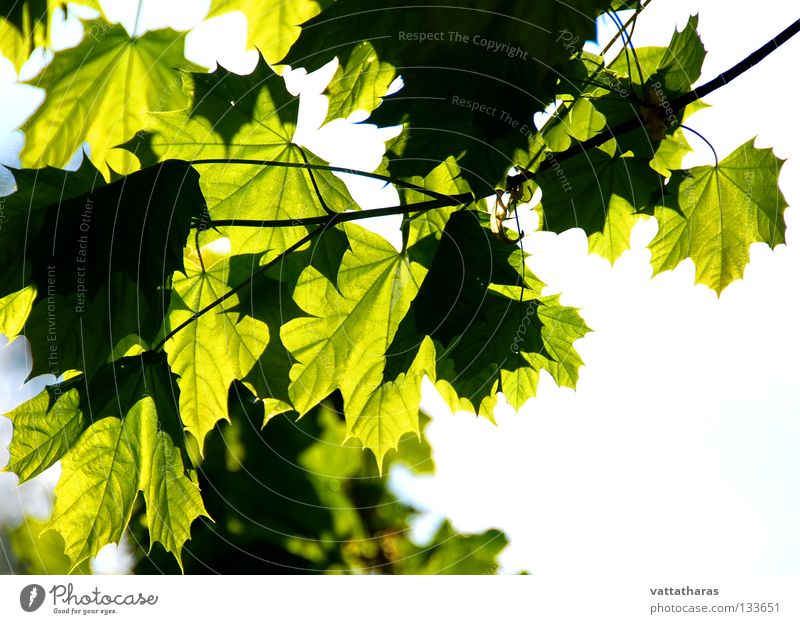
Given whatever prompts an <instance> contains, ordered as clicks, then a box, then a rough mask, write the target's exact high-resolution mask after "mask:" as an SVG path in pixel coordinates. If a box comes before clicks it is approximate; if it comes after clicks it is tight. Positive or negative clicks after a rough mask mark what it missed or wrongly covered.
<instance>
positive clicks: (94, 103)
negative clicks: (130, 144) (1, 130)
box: [20, 20, 192, 177]
mask: <svg viewBox="0 0 800 624" xmlns="http://www.w3.org/2000/svg"><path fill="white" fill-rule="evenodd" d="M86 27H87V28H88V29H90V30H92V31H93V32H95V33H96V34H95V35H94V36H91V37H86V38H85V39H84V40H83V41H82V42H81V43H80V45H78V46H77V47H76V48H70V49H67V50H63V51H61V52H57V53H56V54H55V57H54V58H53V61H52V62H51V63H50V64H49V65H47V67H45V68H44V69H43V70H42V73H41V74H39V75H38V76H37V77H36V78H33V79H32V80H30V81H29V84H32V85H34V86H36V87H40V88H42V89H45V91H46V92H47V97H46V99H45V101H44V103H43V104H42V105H41V106H40V107H39V108H38V109H37V110H36V112H35V113H34V114H33V115H32V116H31V118H30V119H29V120H28V121H27V122H26V123H25V125H24V126H23V130H24V131H25V147H24V148H23V150H22V153H21V154H20V160H21V161H22V164H23V165H24V166H25V167H44V166H46V165H52V166H54V167H63V166H64V165H65V164H66V163H67V162H69V160H70V158H71V157H72V155H73V154H74V153H75V151H76V150H77V149H78V148H79V147H80V146H81V145H82V144H83V142H84V141H86V142H88V144H89V150H88V153H89V158H90V159H91V161H92V163H94V165H95V167H97V169H99V170H100V171H101V172H102V173H103V175H104V176H106V177H109V175H110V174H109V166H110V167H111V168H112V169H113V170H115V171H118V172H122V173H128V172H130V171H133V170H135V168H136V166H137V164H136V162H135V160H134V159H133V158H132V157H131V155H130V154H128V153H126V152H124V151H121V150H117V151H115V150H114V148H115V147H117V146H118V145H119V144H121V143H123V142H124V141H127V140H129V139H130V138H131V137H132V136H133V135H134V133H135V132H136V131H137V130H139V129H140V128H142V126H143V125H144V114H145V112H147V111H151V110H171V109H176V108H182V107H183V106H185V105H186V96H185V95H184V94H183V91H182V90H181V89H180V82H179V75H178V73H177V72H176V70H177V69H178V68H180V67H192V66H191V65H189V64H188V63H187V62H186V60H185V59H184V57H183V43H184V35H182V34H179V33H176V32H174V31H172V30H160V31H154V32H147V33H145V34H143V35H141V36H140V37H135V38H133V39H132V38H130V37H129V36H128V34H127V32H126V31H125V29H124V28H123V27H122V26H120V25H111V24H108V23H106V22H104V21H103V20H97V21H95V22H89V23H87V24H86ZM107 163H108V164H107Z"/></svg>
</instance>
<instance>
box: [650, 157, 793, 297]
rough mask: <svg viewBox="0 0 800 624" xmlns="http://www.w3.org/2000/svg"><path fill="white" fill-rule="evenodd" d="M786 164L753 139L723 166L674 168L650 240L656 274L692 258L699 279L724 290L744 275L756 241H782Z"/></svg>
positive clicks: (772, 244)
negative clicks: (781, 179) (780, 177)
mask: <svg viewBox="0 0 800 624" xmlns="http://www.w3.org/2000/svg"><path fill="white" fill-rule="evenodd" d="M782 165H783V161H782V160H780V159H779V158H777V157H776V156H775V154H774V153H773V152H772V150H769V149H756V147H755V145H754V141H749V142H748V143H745V144H744V145H742V146H741V147H739V148H738V149H737V150H736V151H734V152H733V153H732V154H731V155H730V156H728V157H727V158H725V159H724V160H723V161H722V162H720V163H719V166H716V167H714V166H703V167H693V168H692V169H689V170H688V171H676V172H675V173H674V175H673V177H672V178H671V179H670V181H669V184H668V185H667V195H666V197H665V201H664V202H663V203H664V205H662V206H658V207H657V208H656V211H655V215H656V218H657V219H658V225H659V231H658V234H657V235H656V237H655V239H654V240H653V241H652V242H651V243H650V251H651V253H652V254H653V258H652V264H653V268H654V269H655V272H656V273H660V272H662V271H667V270H669V269H674V268H675V267H676V266H677V265H678V263H679V262H681V260H684V259H686V258H691V259H692V261H693V262H694V264H695V267H696V270H697V274H696V279H697V281H698V282H699V283H701V284H706V285H707V286H709V287H710V288H712V289H714V290H715V291H717V293H720V292H722V289H723V288H725V287H726V286H727V285H728V284H730V283H731V282H732V281H734V280H736V279H739V278H740V277H742V275H743V274H744V268H745V266H746V265H747V262H748V261H749V259H750V245H751V244H752V243H758V242H763V243H767V244H768V245H769V246H770V247H775V245H777V244H779V243H782V242H784V236H785V232H786V224H785V223H784V220H783V210H784V209H785V208H786V206H787V204H786V199H785V198H784V196H783V193H781V190H780V188H779V187H778V175H779V174H780V170H781V166H782Z"/></svg>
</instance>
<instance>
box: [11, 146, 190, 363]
mask: <svg viewBox="0 0 800 624" xmlns="http://www.w3.org/2000/svg"><path fill="white" fill-rule="evenodd" d="M14 175H15V177H16V180H17V186H18V190H17V191H16V192H15V193H13V194H12V195H10V196H8V197H6V198H5V201H4V221H3V227H2V228H0V263H2V264H3V267H4V271H3V273H2V276H0V295H6V294H7V293H14V292H17V291H18V290H19V289H20V288H23V287H27V286H31V287H35V290H34V291H30V290H28V291H23V292H28V293H30V292H35V293H36V297H35V299H34V300H33V301H32V308H31V311H30V314H28V315H27V318H26V319H25V334H26V336H27V337H28V339H29V340H30V342H31V351H32V355H33V368H32V371H31V375H33V376H35V375H37V374H40V373H54V374H56V375H58V374H60V373H61V372H64V371H67V370H80V371H84V372H86V373H89V374H91V373H93V372H94V371H95V370H96V369H97V368H98V367H100V366H102V365H103V364H105V363H106V362H107V361H109V359H110V358H112V356H113V354H114V353H115V352H116V350H118V349H119V348H121V347H124V348H123V353H124V352H125V351H126V350H127V348H128V347H130V346H131V344H132V343H131V341H132V340H137V339H135V338H130V337H131V336H136V337H138V341H139V342H140V343H141V344H144V345H146V344H147V343H148V342H149V341H150V340H152V339H153V338H154V336H155V334H156V332H157V331H158V330H159V329H160V327H161V324H162V319H163V316H164V310H165V307H166V303H167V301H168V290H167V287H168V282H169V279H170V278H171V275H172V272H173V271H175V270H177V269H179V268H180V267H182V265H183V246H184V244H185V242H186V239H187V236H188V233H189V227H190V224H191V221H192V219H193V218H194V217H197V216H199V215H201V214H202V211H203V204H204V200H203V197H202V195H201V193H200V188H199V184H198V178H199V176H198V174H197V172H196V171H194V170H192V169H191V167H189V165H187V164H186V163H180V162H176V161H166V162H164V163H159V164H158V165H157V166H155V167H150V168H148V169H145V170H141V171H137V172H135V173H133V174H131V175H130V176H128V177H126V178H124V179H120V180H115V181H114V182H112V183H110V184H106V183H105V181H104V180H103V178H102V176H101V175H100V173H99V171H98V170H97V169H95V168H94V167H93V166H92V164H91V163H90V162H89V161H88V160H85V161H84V162H83V163H82V165H81V167H80V169H79V170H78V171H75V172H69V171H61V170H57V169H53V168H49V167H48V168H44V169H35V170H19V171H17V170H14ZM133 233H136V234H133ZM20 301H21V300H20ZM9 329H12V328H9ZM90 333H91V335H90ZM124 341H126V342H124ZM123 342H124V344H122V343H123Z"/></svg>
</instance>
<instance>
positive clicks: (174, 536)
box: [45, 398, 207, 567]
mask: <svg viewBox="0 0 800 624" xmlns="http://www.w3.org/2000/svg"><path fill="white" fill-rule="evenodd" d="M157 422H158V421H157V417H156V411H155V406H154V404H153V402H152V400H151V399H149V398H145V399H142V400H141V401H140V402H138V403H137V404H136V405H135V406H133V408H132V409H131V410H130V412H129V413H128V414H127V416H126V417H125V419H124V420H120V419H118V418H113V417H108V418H103V419H102V420H99V421H97V422H95V423H94V424H92V426H91V427H89V428H88V429H86V430H85V431H84V432H83V434H82V435H81V437H80V439H79V440H78V441H77V443H76V444H75V445H74V446H73V447H72V448H71V449H70V450H69V452H68V453H67V454H66V455H65V456H64V458H63V460H62V463H63V476H62V478H61V479H60V480H59V482H58V485H57V486H56V492H55V494H56V499H55V504H54V505H53V514H52V517H51V518H50V521H49V522H48V524H47V525H46V527H45V530H49V529H55V530H56V531H58V532H59V533H60V534H61V535H62V537H63V538H64V542H65V553H66V555H67V556H68V557H69V558H70V560H71V562H72V566H73V567H75V566H77V565H78V564H79V563H81V562H82V561H83V560H85V559H87V558H89V557H93V556H94V555H96V554H97V553H98V552H99V550H100V549H101V548H102V547H103V546H105V545H106V544H109V543H118V542H119V540H120V539H121V537H122V533H123V532H124V530H125V528H126V526H127V525H128V522H129V520H130V516H131V513H132V511H133V504H134V502H135V499H136V495H137V493H138V492H139V491H140V490H142V491H144V494H145V501H146V503H147V518H148V524H149V526H150V530H151V540H152V541H155V540H158V541H160V542H161V543H162V544H163V545H164V546H165V547H166V548H167V550H168V551H170V552H172V553H173V554H174V555H175V557H176V558H177V559H178V561H179V562H180V551H181V548H182V547H183V544H184V542H185V541H186V539H188V536H189V528H190V526H191V523H192V522H193V521H194V520H195V519H196V518H198V517H200V516H202V515H207V514H206V511H205V508H204V507H203V503H202V500H201V499H200V493H199V490H198V489H197V485H196V484H195V483H193V482H192V481H191V480H190V479H189V478H188V477H187V476H186V475H185V474H184V470H183V461H182V460H181V458H180V455H179V453H178V451H177V450H176V449H175V448H174V446H173V445H172V442H171V440H170V438H169V436H167V435H166V434H165V433H164V432H160V431H158V427H157Z"/></svg>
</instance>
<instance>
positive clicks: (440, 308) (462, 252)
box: [387, 212, 588, 419]
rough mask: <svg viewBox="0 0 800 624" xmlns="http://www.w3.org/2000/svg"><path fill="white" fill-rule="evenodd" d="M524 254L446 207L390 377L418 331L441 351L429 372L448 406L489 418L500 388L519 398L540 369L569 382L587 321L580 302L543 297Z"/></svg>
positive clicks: (470, 216) (403, 364)
mask: <svg viewBox="0 0 800 624" xmlns="http://www.w3.org/2000/svg"><path fill="white" fill-rule="evenodd" d="M521 261H522V254H521V252H520V250H519V248H516V247H513V246H510V245H508V244H505V243H501V242H500V241H498V240H497V239H496V238H495V237H494V236H492V235H491V233H490V232H489V231H488V229H487V228H485V227H483V226H482V225H481V224H480V223H479V222H478V220H477V218H476V215H475V214H474V213H470V212H459V213H456V214H454V215H452V216H451V217H450V219H449V221H448V223H447V226H446V228H445V230H444V233H443V235H442V237H441V243H440V244H439V246H438V249H437V250H436V256H435V259H434V261H433V263H432V266H431V268H430V271H429V273H428V275H427V277H426V279H425V283H424V284H423V288H422V289H421V290H420V293H419V294H418V296H417V297H416V298H415V300H414V304H413V306H412V309H411V313H410V314H408V315H407V316H406V318H405V319H404V321H403V324H402V326H401V327H400V328H399V330H398V332H397V337H396V338H395V340H394V342H393V344H392V346H391V348H390V350H389V353H388V356H389V357H388V361H389V363H390V364H391V366H390V368H389V370H388V371H387V376H391V375H395V374H397V371H403V370H407V369H408V367H409V366H410V356H409V355H408V354H409V353H412V349H413V347H414V345H415V344H416V343H418V341H419V338H418V336H419V335H428V336H430V337H431V338H432V339H433V341H434V344H435V345H436V355H437V358H436V366H435V370H434V371H426V372H427V373H428V375H429V376H430V377H431V379H432V380H433V381H434V382H435V384H436V388H437V389H438V390H439V392H440V393H441V394H442V396H443V397H444V398H445V400H446V401H447V402H448V404H449V405H450V407H451V408H452V409H453V410H467V411H470V412H473V413H477V414H480V415H483V416H485V417H487V418H489V419H491V418H492V413H493V410H494V406H495V404H496V401H497V393H498V392H500V391H501V390H502V391H503V393H504V394H506V397H507V398H508V400H509V402H510V403H511V404H512V405H513V406H514V407H519V406H520V405H521V404H522V403H523V402H524V401H525V400H526V399H528V398H530V397H532V396H534V394H535V388H536V385H537V383H538V378H539V374H540V371H541V370H542V369H545V370H547V371H548V372H550V373H551V374H552V375H553V377H554V378H555V379H556V381H557V383H559V384H560V385H565V386H568V387H574V386H575V383H576V381H577V372H578V369H579V368H580V366H581V365H582V361H581V359H580V356H579V355H578V353H577V352H576V351H575V350H574V348H573V347H572V343H573V342H574V340H577V339H578V338H580V337H582V336H583V335H584V334H586V333H587V332H588V328H587V327H586V325H585V323H584V322H583V320H582V319H581V318H580V316H579V315H578V312H577V310H575V309H574V308H568V307H564V306H561V305H560V304H559V303H558V299H557V298H556V297H543V296H542V294H541V289H542V287H543V284H542V283H541V282H540V281H539V280H537V279H536V278H535V277H534V276H533V275H531V274H530V272H529V271H528V270H527V269H525V270H523V265H522V262H521ZM523 271H524V272H523ZM523 285H524V288H523ZM413 352H416V351H415V350H414V351H413Z"/></svg>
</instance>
